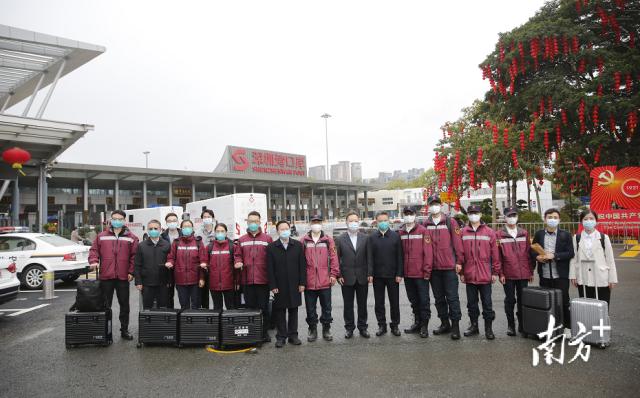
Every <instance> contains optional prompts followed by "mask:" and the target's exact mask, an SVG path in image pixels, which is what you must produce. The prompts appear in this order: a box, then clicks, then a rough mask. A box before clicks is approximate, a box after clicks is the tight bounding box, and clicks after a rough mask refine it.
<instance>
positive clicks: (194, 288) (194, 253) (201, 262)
mask: <svg viewBox="0 0 640 398" xmlns="http://www.w3.org/2000/svg"><path fill="white" fill-rule="evenodd" d="M180 228H181V230H182V236H180V238H178V239H176V240H174V241H173V243H172V244H171V251H170V252H169V256H168V257H167V262H166V263H165V266H166V267H167V268H169V269H173V275H174V278H175V283H176V289H177V290H178V300H179V301H180V308H181V309H198V308H200V292H199V290H198V287H202V286H204V281H203V279H204V270H205V269H206V268H207V259H208V258H207V248H206V247H205V245H204V244H203V243H202V239H200V238H199V237H196V236H194V235H193V223H192V222H191V221H190V220H183V221H182V223H181V224H180Z"/></svg>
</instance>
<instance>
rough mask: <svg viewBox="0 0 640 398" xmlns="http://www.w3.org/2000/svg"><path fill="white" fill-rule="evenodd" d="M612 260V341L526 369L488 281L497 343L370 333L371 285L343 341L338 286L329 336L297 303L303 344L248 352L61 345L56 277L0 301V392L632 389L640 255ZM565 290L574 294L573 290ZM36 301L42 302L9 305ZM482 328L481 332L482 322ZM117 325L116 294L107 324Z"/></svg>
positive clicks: (637, 370)
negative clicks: (46, 297)
mask: <svg viewBox="0 0 640 398" xmlns="http://www.w3.org/2000/svg"><path fill="white" fill-rule="evenodd" d="M617 252H618V254H619V252H620V251H617ZM616 262H617V266H618V277H619V279H620V281H621V283H620V285H619V286H618V287H617V288H616V289H615V290H614V292H613V294H612V308H611V311H610V312H611V322H612V326H613V330H612V336H613V341H612V345H611V346H610V347H608V348H607V349H604V350H602V349H598V348H595V347H594V348H593V349H592V350H591V355H590V358H589V361H588V362H586V363H585V362H583V361H582V360H581V359H577V360H576V361H575V362H573V363H567V362H568V360H569V359H571V358H572V357H573V356H574V354H575V352H576V348H575V347H570V346H568V344H565V358H564V365H560V364H558V363H554V364H553V365H546V364H544V362H542V364H540V365H538V366H537V367H533V366H532V349H533V348H535V347H536V346H537V345H538V344H540V343H539V342H536V341H534V340H527V339H524V338H521V337H509V336H507V335H506V334H505V331H506V318H505V316H504V311H503V302H502V301H503V298H504V294H503V291H502V287H501V285H499V284H496V285H493V286H494V289H493V303H494V309H495V311H496V321H495V323H494V332H495V333H496V339H495V340H494V341H488V340H486V339H485V338H484V336H483V334H482V333H481V335H480V336H476V337H473V338H465V337H462V339H461V340H460V341H452V340H451V339H450V338H449V337H448V336H447V337H443V336H433V335H430V337H429V338H428V339H421V338H419V337H418V336H416V335H405V334H404V333H403V335H402V336H401V337H395V336H392V335H390V334H387V335H385V336H383V337H375V335H374V332H375V329H376V322H375V316H374V313H373V289H372V288H370V289H369V330H370V332H371V334H372V337H371V338H370V339H368V340H367V339H364V338H361V337H359V336H358V335H357V334H356V335H355V336H354V338H353V339H351V340H345V338H344V328H343V317H342V309H343V305H342V296H341V293H340V288H339V286H336V287H334V289H333V317H334V324H333V329H332V331H333V334H334V341H333V342H325V341H322V340H321V339H320V340H318V341H316V342H314V343H307V342H306V337H307V328H306V323H305V322H304V317H305V310H304V306H303V307H301V308H300V311H299V316H300V320H299V322H300V329H299V332H300V338H301V339H302V341H303V344H302V346H298V347H295V346H291V345H286V346H285V347H284V348H283V349H276V348H275V347H274V346H273V343H270V344H266V345H265V346H263V347H262V348H261V349H259V350H258V351H257V353H255V354H247V353H243V354H225V355H221V354H215V353H210V352H207V351H206V350H205V349H204V348H182V349H178V348H174V347H158V346H155V347H146V346H145V347H143V348H141V349H136V343H135V341H122V340H120V337H119V334H117V333H114V343H113V344H112V345H111V346H109V347H106V348H102V347H82V348H74V349H66V348H65V344H64V313H65V312H66V310H67V309H68V308H69V306H70V305H71V304H72V303H73V301H74V297H75V293H74V291H72V289H73V288H74V286H73V284H62V283H59V284H56V289H58V290H57V291H56V295H57V296H58V298H56V299H54V300H50V301H42V300H39V299H38V298H39V297H41V293H40V292H37V293H21V294H20V296H19V300H15V301H12V302H10V303H6V304H4V305H2V306H0V312H1V313H2V315H0V342H1V345H0V358H1V361H0V363H1V365H0V370H1V371H2V376H1V377H0V396H3V397H24V396H47V397H48V396H52V397H72V396H80V395H82V396H86V395H90V396H92V397H102V396H105V397H107V396H108V397H111V396H114V397H142V396H182V397H195V396H229V397H235V396H242V397H260V396H323V397H334V396H350V397H353V396H399V397H405V396H491V397H495V396H505V397H507V396H510V397H513V396H536V397H537V396H553V397H562V396H567V397H575V396H620V397H631V396H637V380H638V376H639V375H640V332H639V327H640V318H639V317H638V315H639V313H638V305H637V303H638V299H639V294H638V291H639V288H640V257H638V258H635V259H622V258H619V257H618V258H617V259H616ZM535 284H537V282H534V285H535ZM63 289H64V290H66V289H69V290H70V291H61V290H63ZM571 294H572V297H573V296H577V292H576V290H575V289H574V288H572V289H571ZM131 297H132V299H131V302H132V308H131V310H132V313H131V320H132V321H131V328H130V329H131V331H132V332H134V333H137V312H138V306H137V297H138V296H137V294H136V293H135V292H134V290H133V287H132V290H131ZM400 298H401V311H402V315H401V328H405V327H407V326H408V325H409V324H410V323H411V321H412V318H411V314H410V312H411V309H410V306H409V303H408V301H407V299H406V294H405V291H404V287H401V290H400ZM460 298H461V305H462V308H463V320H462V322H461V326H462V327H463V328H465V327H466V326H467V324H468V317H467V314H466V307H465V306H466V297H465V291H464V285H462V284H461V285H460ZM431 302H432V305H431V310H432V312H433V313H434V315H432V316H433V318H432V320H431V324H430V329H433V328H435V327H436V326H437V324H438V321H437V319H434V318H435V307H434V306H433V298H432V301H431ZM42 304H48V305H46V306H44V307H39V308H34V309H33V310H31V311H29V312H23V313H19V312H18V311H17V310H20V309H27V308H33V307H36V306H39V305H42ZM387 311H388V308H387ZM12 314H15V315H12ZM480 326H481V329H482V321H481V322H480ZM118 328H119V323H118V321H117V300H115V299H114V331H117V329H118ZM271 333H272V335H273V332H271ZM274 340H275V339H274ZM559 348H560V347H556V351H555V352H554V353H555V355H556V356H557V355H558V354H559Z"/></svg>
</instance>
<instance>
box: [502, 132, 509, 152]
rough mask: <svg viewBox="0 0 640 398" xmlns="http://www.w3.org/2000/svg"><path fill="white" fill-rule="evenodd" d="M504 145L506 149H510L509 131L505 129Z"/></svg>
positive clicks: (503, 135)
mask: <svg viewBox="0 0 640 398" xmlns="http://www.w3.org/2000/svg"><path fill="white" fill-rule="evenodd" d="M502 143H503V144H504V147H505V148H509V129H504V131H503V132H502Z"/></svg>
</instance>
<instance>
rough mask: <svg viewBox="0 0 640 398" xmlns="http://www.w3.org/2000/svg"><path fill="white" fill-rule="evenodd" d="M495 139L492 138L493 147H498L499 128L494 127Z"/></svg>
mask: <svg viewBox="0 0 640 398" xmlns="http://www.w3.org/2000/svg"><path fill="white" fill-rule="evenodd" d="M492 130H493V131H492V132H493V137H492V142H493V145H497V144H498V126H495V125H494V126H493V129H492Z"/></svg>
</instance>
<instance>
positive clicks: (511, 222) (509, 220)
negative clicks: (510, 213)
mask: <svg viewBox="0 0 640 398" xmlns="http://www.w3.org/2000/svg"><path fill="white" fill-rule="evenodd" d="M517 223H518V217H507V224H509V225H516V224H517Z"/></svg>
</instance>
